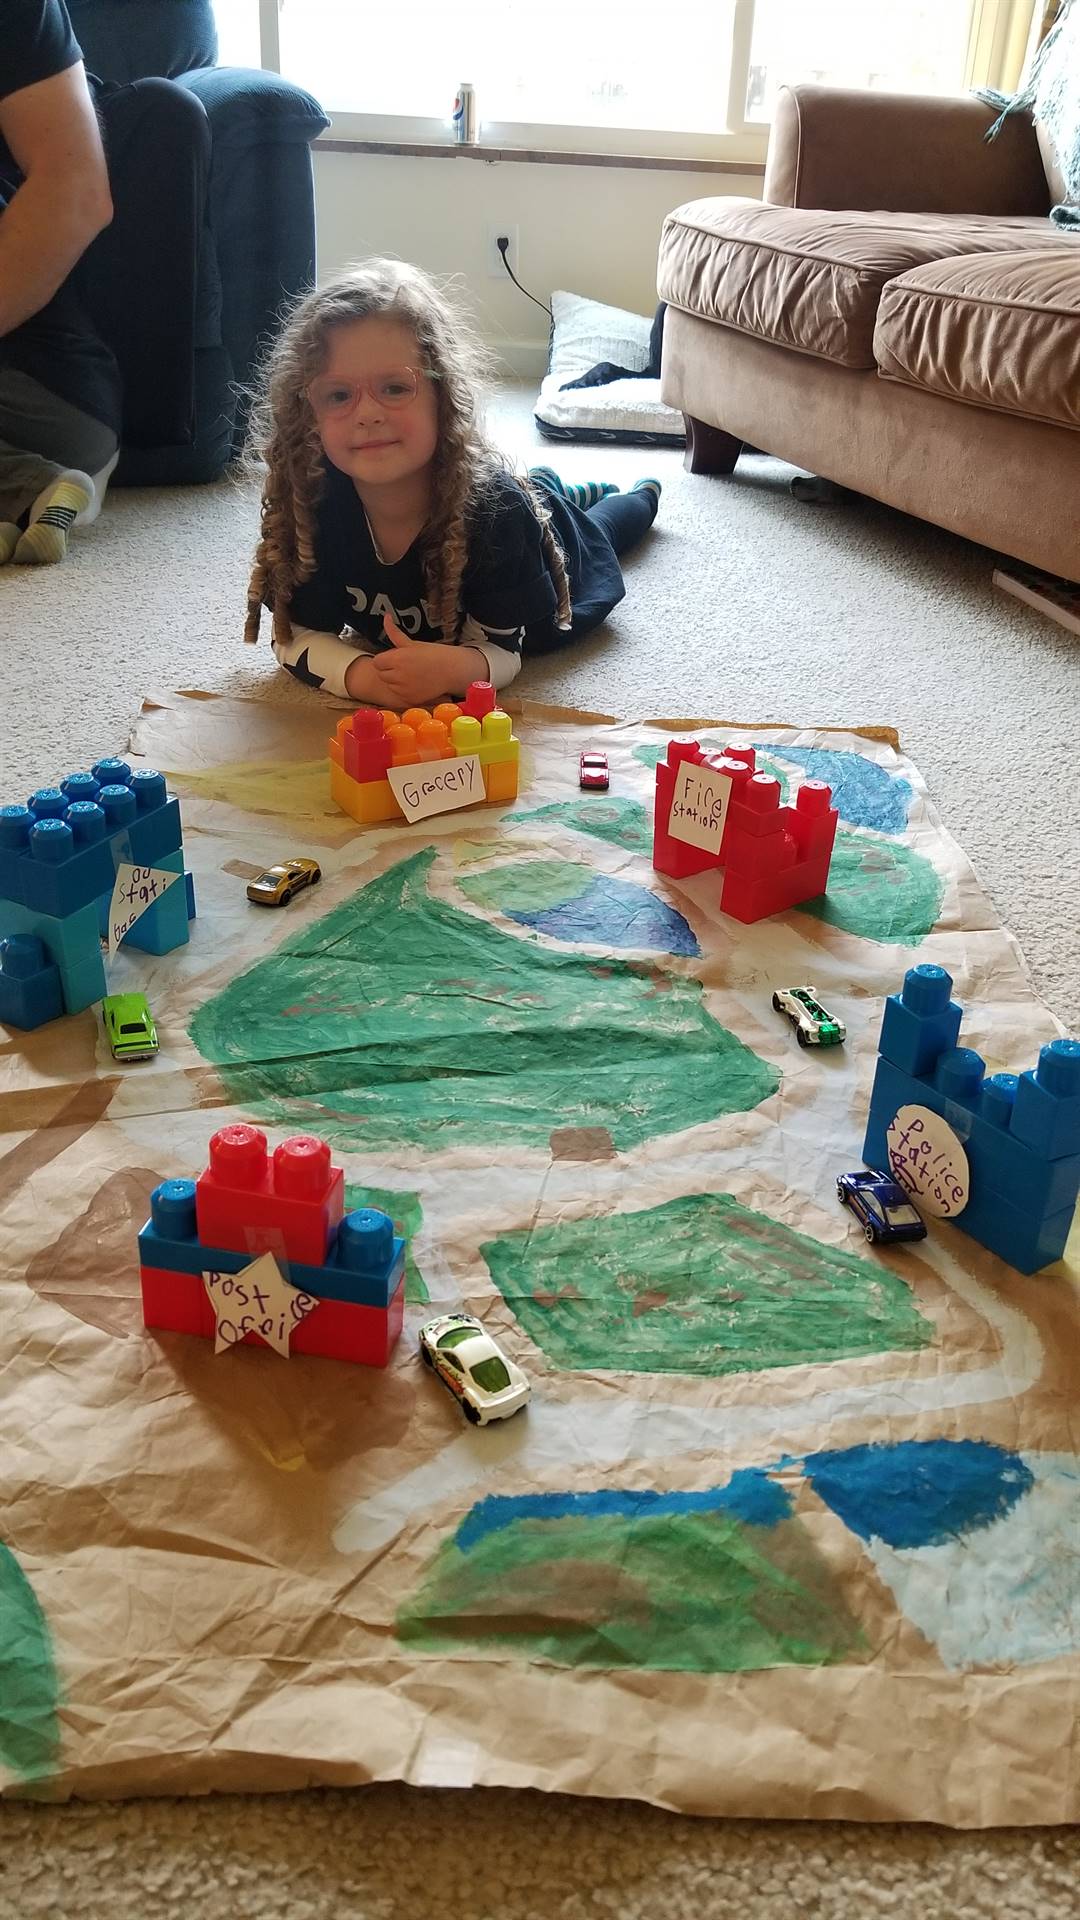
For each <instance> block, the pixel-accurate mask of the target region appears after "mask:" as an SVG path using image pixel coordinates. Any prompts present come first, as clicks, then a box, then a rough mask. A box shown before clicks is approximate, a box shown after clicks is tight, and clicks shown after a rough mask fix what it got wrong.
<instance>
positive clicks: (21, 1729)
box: [0, 1546, 60, 1786]
mask: <svg viewBox="0 0 1080 1920" xmlns="http://www.w3.org/2000/svg"><path fill="white" fill-rule="evenodd" d="M58 1706H59V1697H58V1687H57V1679H56V1665H55V1662H54V1660H53V1651H52V1639H51V1636H50V1634H49V1628H48V1623H47V1621H46V1619H45V1615H44V1614H43V1613H42V1611H41V1608H40V1607H39V1605H38V1602H37V1598H36V1596H35V1593H34V1590H33V1588H32V1587H31V1585H30V1582H29V1581H28V1579H27V1578H26V1575H25V1574H24V1572H23V1570H22V1568H21V1567H20V1565H19V1563H18V1561H17V1560H16V1558H15V1556H14V1554H13V1553H9V1551H8V1549H7V1548H6V1547H2V1546H0V1763H2V1764H3V1765H4V1766H5V1767H9V1768H10V1769H11V1771H12V1772H13V1773H14V1774H16V1775H17V1776H18V1778H19V1779H20V1780H21V1781H23V1782H24V1783H25V1784H26V1785H28V1786H29V1785H32V1784H33V1783H34V1782H35V1781H39V1780H45V1779H48V1777H49V1775H50V1774H52V1773H55V1771H56V1763H57V1757H58V1755H59V1751H60V1728H59V1724H58V1720H57V1708H58Z"/></svg>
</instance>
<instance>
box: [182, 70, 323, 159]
mask: <svg viewBox="0 0 1080 1920" xmlns="http://www.w3.org/2000/svg"><path fill="white" fill-rule="evenodd" d="M179 84H180V85H181V86H182V87H186V88H187V89H188V91H189V93H193V94H195V95H196V97H197V98H198V99H199V100H201V101H202V104H203V106H204V108H205V109H206V117H207V119H208V120H209V122H210V131H211V133H212V135H213V140H214V147H215V150H220V149H221V148H222V147H223V146H224V147H250V146H258V145H260V144H262V143H264V142H284V141H295V142H297V143H299V144H301V145H303V146H310V144H311V142H312V141H313V140H314V139H315V138H316V136H317V135H318V134H320V133H322V132H323V131H324V129H325V128H326V127H328V126H329V125H330V121H329V118H328V116H327V115H326V114H325V113H324V112H323V110H322V108H321V107H320V105H319V103H318V101H317V100H315V99H314V98H313V97H312V95H311V94H310V93H305V91H304V89H303V87H297V86H294V85H293V83H292V81H291V80H283V79H282V78H281V75H280V74H277V73H267V72H264V71H263V70H262V69H261V68H256V67H200V68H198V69H196V71H195V72H193V73H185V74H183V75H182V76H181V77H180V82H179Z"/></svg>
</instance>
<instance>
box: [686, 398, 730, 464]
mask: <svg viewBox="0 0 1080 1920" xmlns="http://www.w3.org/2000/svg"><path fill="white" fill-rule="evenodd" d="M683 420H684V421H685V423H686V457H685V459H684V460H683V466H684V467H685V468H686V471H687V473H734V471H735V462H736V460H737V459H738V457H739V455H740V453H741V452H742V445H743V443H742V441H741V440H736V438H735V435H734V434H733V433H725V432H724V431H723V429H722V428H721V427H710V426H709V424H708V422H707V421H705V420H695V419H694V416H693V414H692V413H684V414H683Z"/></svg>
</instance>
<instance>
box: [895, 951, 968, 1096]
mask: <svg viewBox="0 0 1080 1920" xmlns="http://www.w3.org/2000/svg"><path fill="white" fill-rule="evenodd" d="M951 989H952V980H951V978H950V976H949V975H948V974H947V973H946V971H945V969H944V967H933V966H921V967H910V968H909V969H908V971H907V973H906V974H905V976H904V988H903V992H902V993H890V995H889V997H888V999H887V1000H886V1002H885V1012H884V1015H883V1016H882V1021H881V1038H880V1039H879V1041H878V1052H879V1053H880V1054H882V1055H883V1057H884V1058H885V1059H886V1060H891V1061H892V1063H893V1066H894V1067H903V1068H904V1069H905V1070H906V1072H908V1073H929V1072H930V1070H931V1069H932V1067H933V1065H934V1062H935V1060H936V1059H937V1057H938V1055H939V1054H940V1053H943V1052H944V1051H945V1049H946V1047H955V1045H956V1036H957V1034H958V1033H959V1031H960V1019H961V1011H960V1008H959V1007H958V1006H957V1004H956V1001H955V1000H950V998H949V994H950V991H951Z"/></svg>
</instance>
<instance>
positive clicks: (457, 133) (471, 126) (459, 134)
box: [454, 80, 476, 147]
mask: <svg viewBox="0 0 1080 1920" xmlns="http://www.w3.org/2000/svg"><path fill="white" fill-rule="evenodd" d="M454 140H455V143H456V144H457V145H458V146H459V147H472V146H475V145H476V88H475V87H472V86H470V85H469V82H468V81H467V80H463V81H462V82H461V85H460V86H459V88H458V90H457V94H456V96H455V99H454Z"/></svg>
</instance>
